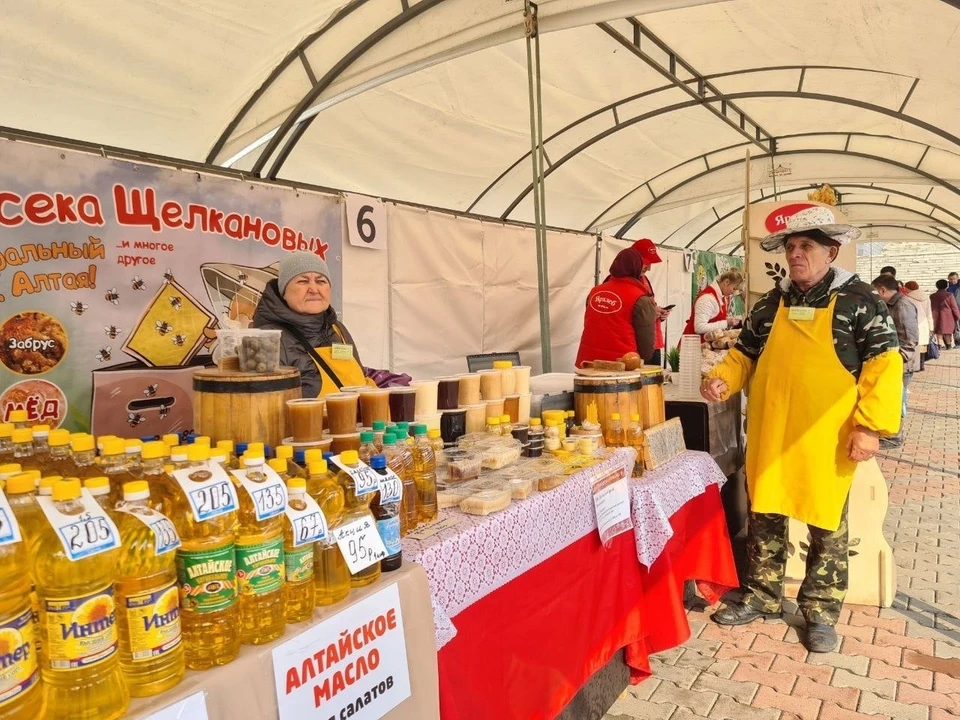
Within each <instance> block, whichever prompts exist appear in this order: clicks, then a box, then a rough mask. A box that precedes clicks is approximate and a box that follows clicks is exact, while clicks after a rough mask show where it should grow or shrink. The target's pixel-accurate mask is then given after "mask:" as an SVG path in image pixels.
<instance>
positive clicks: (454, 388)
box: [437, 377, 460, 410]
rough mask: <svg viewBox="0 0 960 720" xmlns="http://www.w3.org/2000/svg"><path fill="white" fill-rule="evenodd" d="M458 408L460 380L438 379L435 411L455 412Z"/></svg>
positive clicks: (456, 378) (454, 378)
mask: <svg viewBox="0 0 960 720" xmlns="http://www.w3.org/2000/svg"><path fill="white" fill-rule="evenodd" d="M458 407H460V378H459V377H445V378H440V380H439V381H438V387H437V409H438V410H456V409H457V408H458Z"/></svg>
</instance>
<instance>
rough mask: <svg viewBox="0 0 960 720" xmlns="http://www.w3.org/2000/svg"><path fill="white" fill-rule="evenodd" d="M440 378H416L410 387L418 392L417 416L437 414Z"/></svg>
mask: <svg viewBox="0 0 960 720" xmlns="http://www.w3.org/2000/svg"><path fill="white" fill-rule="evenodd" d="M439 384H440V381H439V380H415V381H414V382H412V383H410V387H412V388H413V389H414V391H415V392H416V394H417V400H416V412H415V417H419V416H421V415H436V414H437V389H438V386H439Z"/></svg>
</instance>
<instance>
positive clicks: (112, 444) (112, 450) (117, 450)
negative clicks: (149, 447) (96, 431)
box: [100, 437, 127, 455]
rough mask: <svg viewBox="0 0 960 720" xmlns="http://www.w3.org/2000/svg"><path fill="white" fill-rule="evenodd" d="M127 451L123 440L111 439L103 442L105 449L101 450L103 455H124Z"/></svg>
mask: <svg viewBox="0 0 960 720" xmlns="http://www.w3.org/2000/svg"><path fill="white" fill-rule="evenodd" d="M126 451H127V448H126V446H125V445H124V443H123V440H121V439H120V438H115V437H111V438H108V439H107V440H104V441H103V447H102V448H101V449H100V454H101V455H123V454H124V453H125V452H126Z"/></svg>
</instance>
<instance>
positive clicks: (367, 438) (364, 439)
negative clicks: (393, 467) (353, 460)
mask: <svg viewBox="0 0 960 720" xmlns="http://www.w3.org/2000/svg"><path fill="white" fill-rule="evenodd" d="M360 442H361V443H362V444H364V445H366V444H367V443H372V442H373V431H372V430H364V431H363V432H361V433H360Z"/></svg>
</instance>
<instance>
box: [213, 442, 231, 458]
mask: <svg viewBox="0 0 960 720" xmlns="http://www.w3.org/2000/svg"><path fill="white" fill-rule="evenodd" d="M217 449H218V450H226V451H227V455H229V454H230V453H232V452H233V440H220V441H219V442H217Z"/></svg>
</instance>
